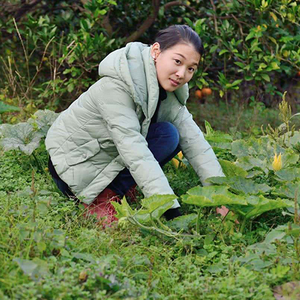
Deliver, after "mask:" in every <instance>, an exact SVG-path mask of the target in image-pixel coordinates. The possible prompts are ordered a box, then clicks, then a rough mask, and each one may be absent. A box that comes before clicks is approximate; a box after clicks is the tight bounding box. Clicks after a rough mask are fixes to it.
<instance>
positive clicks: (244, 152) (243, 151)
mask: <svg viewBox="0 0 300 300" xmlns="http://www.w3.org/2000/svg"><path fill="white" fill-rule="evenodd" d="M231 153H232V154H233V155H235V156H237V157H243V156H248V155H249V154H250V153H249V146H248V145H247V143H246V141H244V140H237V141H234V142H233V143H232V144H231Z"/></svg>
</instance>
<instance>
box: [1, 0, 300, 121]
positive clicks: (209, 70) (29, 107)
mask: <svg viewBox="0 0 300 300" xmlns="http://www.w3.org/2000/svg"><path fill="white" fill-rule="evenodd" d="M1 7H2V10H1V12H0V38H1V44H0V68H1V70H2V74H3V76H2V80H1V82H0V101H1V103H6V104H9V105H15V106H17V107H19V108H20V109H21V112H20V114H19V116H20V117H21V118H22V117H24V118H25V117H27V116H28V114H32V113H33V112H34V111H35V110H36V109H38V108H39V109H40V108H51V109H56V110H57V109H58V110H61V109H64V108H66V107H67V106H68V105H69V104H70V103H71V102H72V101H74V99H76V98H77V97H78V95H80V94H81V93H82V92H83V91H85V90H86V89H87V88H88V86H90V85H91V84H92V83H93V82H95V81H96V80H97V79H98V74H97V66H98V64H99V62H100V61H101V59H103V58H104V57H105V56H106V55H107V54H108V53H109V52H111V51H113V50H115V49H117V48H119V47H122V46H124V45H125V44H126V43H128V42H131V41H141V42H144V43H148V44H151V42H152V41H153V38H154V36H155V34H156V32H157V31H158V30H159V29H162V28H165V27H167V26H169V25H172V24H188V25H190V26H191V27H193V28H194V29H195V30H196V32H197V33H198V34H199V35H200V36H201V38H202V40H203V43H204V46H205V50H206V54H205V56H204V57H203V64H202V66H203V67H202V68H201V69H200V70H199V71H198V73H197V74H196V76H194V79H193V81H192V82H191V83H190V87H191V88H192V91H194V90H195V89H202V88H204V87H210V88H211V89H212V90H213V99H214V101H215V102H226V104H227V106H228V105H230V104H232V103H240V104H242V105H249V104H251V103H257V102H262V103H264V104H265V105H266V106H268V107H271V106H272V105H274V104H277V103H278V102H279V101H280V100H281V98H282V93H283V92H284V91H288V94H287V100H288V101H289V103H290V104H291V106H292V108H293V110H294V111H296V110H297V103H299V98H297V97H298V96H297V95H298V94H299V77H297V74H298V75H300V73H299V70H300V50H299V49H300V47H299V44H300V29H299V28H300V27H299V23H298V22H299V21H298V20H299V19H300V6H299V4H298V3H297V2H296V1H292V0H280V1H279V0H247V1H246V0H233V1H229V0H221V1H216V0H209V1H200V0H191V1H166V0H162V1H159V0H152V1H123V0H122V1H114V0H76V1H68V0H67V1H60V0H57V1H43V0H31V1H29V0H28V1H25V0H21V1H4V0H2V1H1ZM202 101H205V100H202ZM12 121H13V120H12Z"/></svg>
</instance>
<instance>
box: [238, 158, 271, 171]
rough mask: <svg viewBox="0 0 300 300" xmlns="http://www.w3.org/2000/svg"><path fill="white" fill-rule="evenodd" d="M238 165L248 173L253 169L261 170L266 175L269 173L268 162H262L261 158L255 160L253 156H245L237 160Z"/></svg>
mask: <svg viewBox="0 0 300 300" xmlns="http://www.w3.org/2000/svg"><path fill="white" fill-rule="evenodd" d="M236 165H237V166H238V167H240V168H242V169H244V170H246V171H249V170H251V169H253V168H259V169H261V170H262V171H263V172H264V173H268V168H267V165H268V162H267V160H266V159H265V160H261V159H259V158H255V157H253V156H245V157H241V158H239V159H238V160H237V162H236Z"/></svg>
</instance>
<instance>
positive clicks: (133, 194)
mask: <svg viewBox="0 0 300 300" xmlns="http://www.w3.org/2000/svg"><path fill="white" fill-rule="evenodd" d="M136 186H137V185H136V184H135V185H133V186H132V187H131V188H130V189H129V190H128V191H127V193H126V194H125V197H126V200H127V201H128V202H129V203H133V202H137V201H138V200H137V194H138V192H137V190H136Z"/></svg>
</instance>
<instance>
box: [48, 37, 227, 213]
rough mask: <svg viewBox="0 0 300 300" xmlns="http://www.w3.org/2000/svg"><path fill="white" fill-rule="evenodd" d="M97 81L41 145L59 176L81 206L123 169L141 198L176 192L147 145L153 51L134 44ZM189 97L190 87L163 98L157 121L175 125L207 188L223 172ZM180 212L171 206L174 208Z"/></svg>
mask: <svg viewBox="0 0 300 300" xmlns="http://www.w3.org/2000/svg"><path fill="white" fill-rule="evenodd" d="M99 75H100V76H101V79H100V80H98V81H97V82H96V83H95V84H93V85H92V86H91V87H90V88H89V89H88V90H87V91H86V92H85V93H83V94H82V95H81V96H80V97H79V98H78V99H77V100H76V101H74V102H73V103H72V104H71V105H70V107H69V108H68V109H66V110H65V111H63V112H62V113H61V114H60V115H59V117H58V118H57V119H56V121H55V122H54V124H53V125H52V126H51V128H50V130H49V132H48V134H47V137H46V147H47V150H48V152H49V154H50V157H51V159H52V162H53V165H54V167H55V170H56V171H57V173H58V175H59V176H60V178H61V179H62V180H63V181H65V182H66V183H67V184H68V185H69V187H70V188H71V190H72V191H73V192H74V194H75V195H76V196H77V197H79V198H80V199H82V201H83V202H84V203H86V204H90V203H91V202H92V201H93V200H94V198H95V197H96V196H97V195H98V194H99V193H100V192H101V191H102V190H104V189H105V188H106V187H107V186H108V185H109V184H110V183H111V182H112V180H113V179H114V178H115V177H116V176H117V175H118V173H119V172H120V171H121V170H122V169H124V168H125V167H126V168H128V169H129V170H130V173H131V174H132V176H133V178H134V180H135V181H136V183H137V184H138V186H139V187H140V188H141V190H142V192H143V194H144V196H145V197H150V196H151V195H153V194H174V192H173V190H172V189H171V187H170V185H169V183H168V180H167V178H166V176H165V175H164V173H163V171H162V169H161V167H160V165H159V164H158V162H157V161H156V160H155V158H154V156H153V155H152V153H151V151H150V150H149V148H148V147H147V142H146V140H145V137H146V135H147V132H148V128H149V125H150V121H151V117H152V116H153V114H154V112H155V110H156V106H157V102H158V96H159V85H158V81H157V75H156V69H155V65H154V62H153V59H152V57H151V56H150V47H148V46H146V45H144V44H142V43H138V42H134V43H129V44H127V45H126V47H124V48H121V49H119V50H116V51H114V52H112V53H111V54H109V55H108V56H107V57H106V58H105V59H104V60H103V61H102V62H101V63H100V66H99ZM187 98H188V86H187V84H186V85H184V86H183V87H181V88H179V89H178V90H176V91H175V92H167V99H166V100H164V101H162V103H161V105H160V108H159V112H158V119H157V121H158V122H161V121H167V122H171V123H172V124H173V125H175V126H176V128H177V129H178V131H179V135H180V146H181V148H182V151H183V154H184V156H185V157H186V158H187V159H188V160H189V162H190V163H191V165H192V166H193V168H194V169H195V171H196V172H197V174H198V175H199V178H200V180H201V182H202V183H203V184H206V183H205V179H206V178H208V177H211V176H223V173H222V169H221V166H220V164H219V163H218V161H217V158H216V156H215V154H214V152H213V150H212V148H211V147H210V145H209V144H208V143H207V141H206V140H205V139H204V137H203V134H202V132H201V131H200V129H199V127H198V126H197V125H196V123H195V122H194V121H193V119H192V116H191V114H190V113H189V112H188V110H187V108H186V106H185V103H186V100H187ZM187 180H188V178H187ZM178 206H179V204H178V202H177V201H176V200H175V202H174V206H173V207H174V208H175V207H178Z"/></svg>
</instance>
